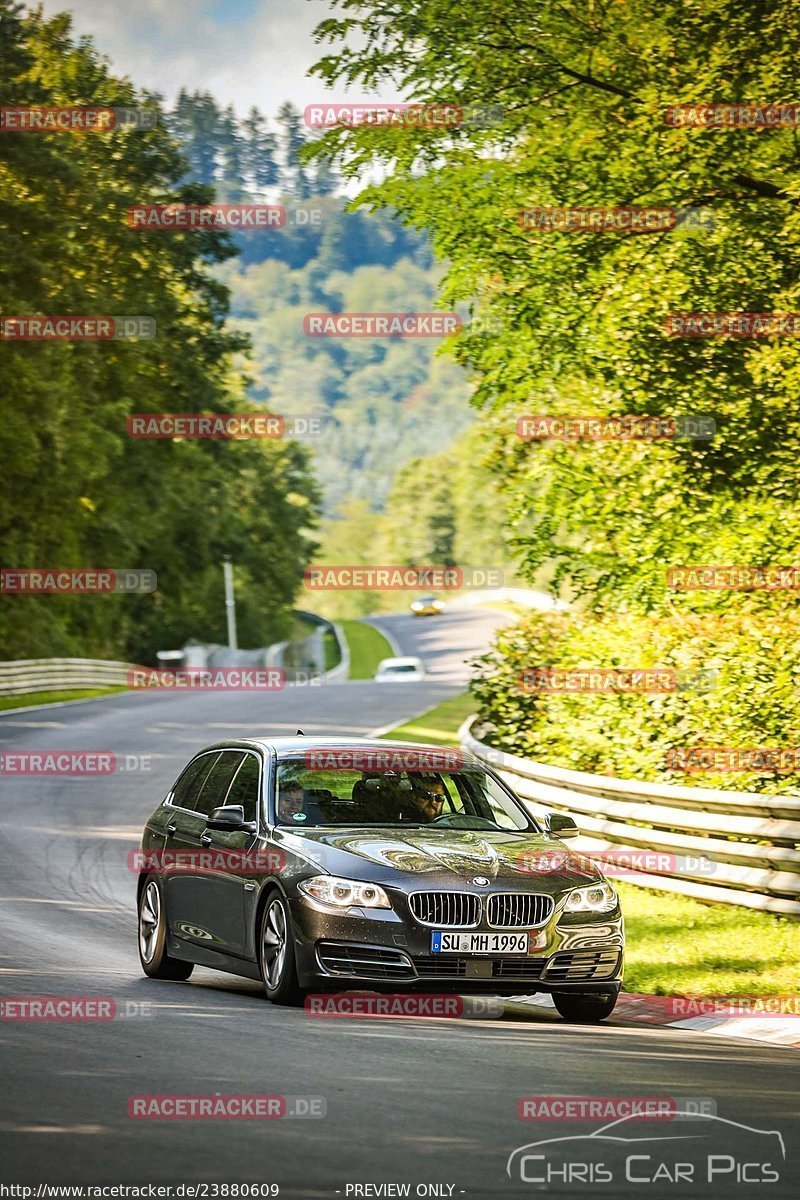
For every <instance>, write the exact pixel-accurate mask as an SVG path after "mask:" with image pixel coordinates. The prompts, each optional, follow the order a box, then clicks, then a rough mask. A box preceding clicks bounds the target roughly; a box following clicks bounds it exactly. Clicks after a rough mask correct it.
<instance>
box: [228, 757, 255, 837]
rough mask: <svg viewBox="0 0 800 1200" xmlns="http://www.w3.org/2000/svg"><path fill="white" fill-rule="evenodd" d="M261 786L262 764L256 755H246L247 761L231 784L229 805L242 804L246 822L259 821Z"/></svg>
mask: <svg viewBox="0 0 800 1200" xmlns="http://www.w3.org/2000/svg"><path fill="white" fill-rule="evenodd" d="M260 786H261V763H260V762H259V761H258V759H257V758H256V756H255V754H247V755H245V760H244V762H243V763H242V765H241V766H240V767H239V770H238V771H237V772H236V775H235V776H234V780H233V783H232V784H231V787H230V791H229V792H228V797H227V799H226V801H225V804H226V806H227V805H228V804H241V806H242V808H243V809H244V819H245V821H256V820H258V815H257V814H258V797H259V792H260Z"/></svg>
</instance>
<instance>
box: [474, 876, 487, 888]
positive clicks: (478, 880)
mask: <svg viewBox="0 0 800 1200" xmlns="http://www.w3.org/2000/svg"><path fill="white" fill-rule="evenodd" d="M472 882H473V883H474V884H475V886H476V887H488V886H489V880H488V879H487V878H486V876H485V875H476V876H475V878H474V879H473V881H472Z"/></svg>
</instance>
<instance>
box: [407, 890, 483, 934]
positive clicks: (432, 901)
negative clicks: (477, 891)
mask: <svg viewBox="0 0 800 1200" xmlns="http://www.w3.org/2000/svg"><path fill="white" fill-rule="evenodd" d="M408 903H409V907H410V909H411V911H412V913H413V914H414V916H415V917H416V919H417V920H418V921H419V923H420V925H435V926H436V928H437V929H440V928H441V929H469V928H470V927H472V926H474V925H477V924H478V921H479V920H480V916H481V900H480V896H473V895H472V894H471V893H470V892H414V893H413V894H412V895H411V896H409V898H408Z"/></svg>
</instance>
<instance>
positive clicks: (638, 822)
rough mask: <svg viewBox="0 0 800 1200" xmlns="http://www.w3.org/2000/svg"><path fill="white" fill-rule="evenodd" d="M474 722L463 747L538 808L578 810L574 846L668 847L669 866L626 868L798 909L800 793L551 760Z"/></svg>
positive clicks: (661, 883) (462, 734)
mask: <svg viewBox="0 0 800 1200" xmlns="http://www.w3.org/2000/svg"><path fill="white" fill-rule="evenodd" d="M474 722H475V718H474V717H470V719H469V720H468V721H465V723H464V724H463V725H462V727H461V729H460V730H459V740H460V742H461V745H462V746H463V748H464V749H465V750H468V751H469V752H470V753H471V754H473V755H474V756H475V757H476V758H478V759H479V760H480V761H481V762H484V763H486V764H487V765H488V766H490V767H492V768H493V769H494V770H496V771H497V772H498V773H499V774H500V775H501V776H502V778H503V779H505V780H506V782H507V783H508V784H509V786H510V787H511V788H512V789H513V790H514V791H515V792H516V794H517V795H518V796H519V797H520V798H521V799H522V800H524V801H525V803H526V804H527V805H528V806H529V807H530V809H531V811H532V812H533V815H534V816H535V817H541V816H543V815H544V813H545V812H547V811H556V812H563V813H566V814H568V815H569V816H571V817H573V818H574V820H575V822H576V824H577V825H578V827H579V829H580V831H581V836H580V837H579V838H576V839H575V840H574V841H571V842H570V843H569V845H570V847H573V846H574V847H575V848H576V850H579V851H582V852H584V853H586V854H587V855H595V856H597V857H598V858H602V855H603V854H604V853H608V852H609V851H614V852H619V853H623V854H624V853H630V854H631V856H632V859H631V862H635V855H636V853H637V852H639V854H641V852H642V851H645V850H646V851H656V852H658V853H661V854H663V855H665V856H669V857H668V859H667V862H668V869H667V870H665V871H664V872H663V873H662V871H661V870H660V869H659V870H658V871H656V872H648V871H645V870H642V871H639V870H636V869H631V870H628V869H627V868H626V873H625V876H624V878H625V880H626V882H630V883H636V884H640V885H642V886H643V887H649V888H657V889H659V890H661V891H669V892H678V893H680V894H682V895H685V896H692V897H694V898H695V899H698V900H705V901H712V902H715V903H721V904H737V905H740V906H742V907H745V908H755V909H762V910H766V911H768V912H773V913H780V914H781V915H784V916H792V917H800V797H794V796H769V795H760V794H758V793H754V792H734V791H730V792H727V791H715V790H713V789H711V788H701V787H698V788H694V787H678V786H672V785H668V784H659V783H640V782H638V781H637V780H635V779H616V778H612V777H610V776H605V775H591V774H587V773H585V772H583V771H572V770H567V769H565V768H563V767H551V766H547V765H545V764H544V763H537V762H531V761H530V760H529V759H525V758H520V757H518V756H516V755H512V754H507V753H505V751H502V750H499V749H496V748H495V747H493V746H488V745H486V744H485V743H483V742H480V741H478V740H477V739H476V738H475V737H474V736H473V734H472V726H473V724H474ZM600 865H601V867H602V862H601V863H600Z"/></svg>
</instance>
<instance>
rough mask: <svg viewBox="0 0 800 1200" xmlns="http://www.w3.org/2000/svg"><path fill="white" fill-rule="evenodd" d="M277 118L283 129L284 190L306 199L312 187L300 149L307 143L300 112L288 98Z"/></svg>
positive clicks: (296, 197)
mask: <svg viewBox="0 0 800 1200" xmlns="http://www.w3.org/2000/svg"><path fill="white" fill-rule="evenodd" d="M276 120H277V123H278V126H279V127H280V130H281V147H282V150H283V177H282V183H283V188H284V191H286V192H288V193H289V195H290V196H294V198H295V199H296V200H305V199H306V198H307V197H308V195H309V193H310V189H309V183H308V179H307V178H306V174H305V170H304V168H303V165H302V160H301V155H300V151H301V150H302V148H303V146H304V145H305V144H306V138H305V135H304V133H303V123H302V119H301V117H300V113H299V112H298V110H297V109H296V108H295V106H294V105H293V104H292V103H291V102H290V101H288V100H287V101H286V102H285V103H284V104H282V105H281V106H280V108H279V109H278V115H277V117H276Z"/></svg>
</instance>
